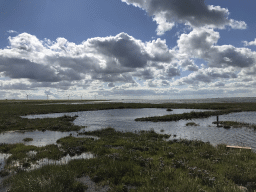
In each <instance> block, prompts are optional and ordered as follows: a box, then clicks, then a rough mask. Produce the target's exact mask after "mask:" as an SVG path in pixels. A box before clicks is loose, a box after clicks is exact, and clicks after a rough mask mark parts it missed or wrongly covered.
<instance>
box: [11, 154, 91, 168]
mask: <svg viewBox="0 0 256 192" xmlns="http://www.w3.org/2000/svg"><path fill="white" fill-rule="evenodd" d="M30 153H31V154H30V155H31V156H33V155H35V154H36V152H30ZM91 158H94V155H93V154H92V153H90V152H87V153H82V154H81V155H75V156H72V157H71V156H70V155H69V154H68V155H67V156H65V157H62V158H61V159H60V160H52V159H48V158H43V159H40V160H38V161H36V163H35V164H31V165H30V167H29V168H23V165H22V163H20V162H19V161H13V162H12V164H11V167H20V168H21V169H23V170H25V171H31V170H34V169H38V168H41V167H42V166H45V165H65V164H67V163H68V162H69V161H71V160H74V159H91Z"/></svg>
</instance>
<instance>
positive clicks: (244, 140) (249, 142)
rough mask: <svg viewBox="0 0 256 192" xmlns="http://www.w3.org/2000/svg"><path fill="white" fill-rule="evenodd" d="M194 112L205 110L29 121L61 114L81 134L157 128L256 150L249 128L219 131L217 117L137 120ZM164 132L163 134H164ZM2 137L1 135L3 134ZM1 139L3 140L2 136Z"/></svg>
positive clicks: (239, 116)
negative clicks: (163, 120) (215, 122)
mask: <svg viewBox="0 0 256 192" xmlns="http://www.w3.org/2000/svg"><path fill="white" fill-rule="evenodd" d="M191 111H205V110H195V109H174V110H173V111H171V112H168V111H166V109H155V108H149V109H112V110H100V111H85V112H78V113H77V112H75V113H63V114H61V113H55V114H43V115H30V116H26V118H49V117H52V118H55V117H59V116H62V115H64V114H65V115H71V116H72V115H78V116H79V117H78V118H77V119H76V120H75V121H74V124H75V125H80V126H87V128H85V129H83V130H81V131H84V130H85V131H93V130H97V129H102V128H106V127H113V128H115V129H116V130H118V131H131V132H135V131H139V130H150V129H152V128H153V129H154V130H155V131H156V132H158V133H166V134H171V135H177V137H176V138H185V139H191V140H195V139H198V140H202V141H205V142H210V143H211V144H213V145H217V144H220V143H225V144H228V145H240V146H249V147H252V149H253V150H256V143H255V140H256V132H255V131H254V130H252V129H249V128H231V129H224V128H217V127H216V125H215V124H212V122H213V121H216V117H209V118H204V119H193V120H180V121H176V122H175V121H171V122H157V123H155V122H138V121H134V119H136V118H140V117H149V116H162V115H166V114H181V113H185V112H191ZM255 116H256V112H240V113H232V114H228V115H220V116H219V121H239V122H245V123H253V124H256V118H255ZM190 121H193V122H195V123H197V124H199V126H186V123H187V122H190ZM161 130H163V132H161ZM0 136H1V135H0ZM0 139H1V137H0Z"/></svg>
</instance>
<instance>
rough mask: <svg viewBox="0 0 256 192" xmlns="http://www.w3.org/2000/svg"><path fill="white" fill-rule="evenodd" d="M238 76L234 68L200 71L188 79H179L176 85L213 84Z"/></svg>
mask: <svg viewBox="0 0 256 192" xmlns="http://www.w3.org/2000/svg"><path fill="white" fill-rule="evenodd" d="M235 78H237V74H236V72H235V71H233V70H232V68H226V69H218V68H207V69H199V70H198V71H196V72H193V73H191V74H189V75H188V76H186V77H182V78H180V79H178V80H177V81H176V82H174V84H176V85H185V84H190V85H197V84H199V83H211V82H213V81H215V80H217V79H235Z"/></svg>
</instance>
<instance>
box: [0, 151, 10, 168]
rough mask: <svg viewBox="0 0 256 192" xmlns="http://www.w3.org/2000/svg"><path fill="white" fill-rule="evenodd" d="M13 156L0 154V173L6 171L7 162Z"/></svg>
mask: <svg viewBox="0 0 256 192" xmlns="http://www.w3.org/2000/svg"><path fill="white" fill-rule="evenodd" d="M11 155H12V154H8V153H0V171H1V170H3V169H4V166H5V160H6V159H8V157H10V156H11Z"/></svg>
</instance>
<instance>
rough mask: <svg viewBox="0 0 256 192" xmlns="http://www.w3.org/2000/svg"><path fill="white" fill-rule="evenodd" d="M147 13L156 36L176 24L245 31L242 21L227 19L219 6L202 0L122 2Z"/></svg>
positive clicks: (227, 13) (226, 13)
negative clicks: (155, 30)
mask: <svg viewBox="0 0 256 192" xmlns="http://www.w3.org/2000/svg"><path fill="white" fill-rule="evenodd" d="M122 2H125V3H127V4H128V5H130V4H131V5H134V6H135V7H139V8H141V9H143V10H145V11H146V12H147V14H148V15H149V16H152V17H153V20H154V21H156V23H157V24H158V27H157V34H158V35H162V34H164V33H165V32H166V31H168V30H171V29H172V27H173V26H174V24H175V22H176V23H184V24H187V25H190V26H192V27H211V28H220V29H223V28H225V26H230V27H231V28H233V29H245V28H246V23H245V22H244V21H236V20H233V19H228V15H229V11H228V9H226V8H221V7H220V6H213V5H206V4H205V1H204V0H182V1H177V0H161V1H159V0H147V1H143V0H122Z"/></svg>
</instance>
